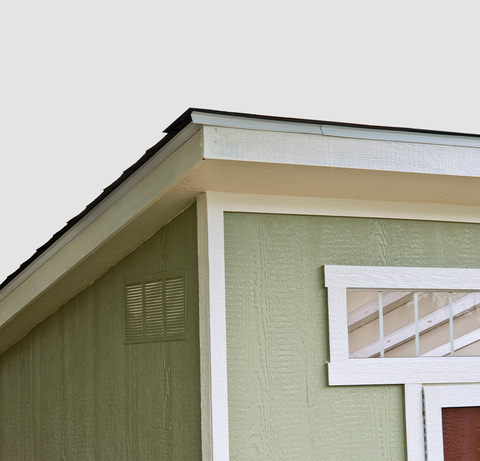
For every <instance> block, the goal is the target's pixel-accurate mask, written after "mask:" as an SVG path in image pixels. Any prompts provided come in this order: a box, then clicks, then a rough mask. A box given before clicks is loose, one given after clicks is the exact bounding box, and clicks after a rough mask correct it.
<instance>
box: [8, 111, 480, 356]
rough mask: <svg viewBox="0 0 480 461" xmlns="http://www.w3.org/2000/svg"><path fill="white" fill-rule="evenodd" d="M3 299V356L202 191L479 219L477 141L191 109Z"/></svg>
mask: <svg viewBox="0 0 480 461" xmlns="http://www.w3.org/2000/svg"><path fill="white" fill-rule="evenodd" d="M167 132H168V134H167V136H166V138H165V140H164V141H161V142H160V143H159V144H157V145H156V146H154V148H152V149H151V150H149V151H147V154H148V155H147V154H146V155H147V156H146V157H145V158H143V160H142V161H141V162H140V163H139V164H138V165H136V166H135V168H133V169H132V170H130V171H128V174H126V175H125V177H124V178H121V180H120V181H119V182H118V184H115V187H114V188H112V189H111V190H109V192H108V193H107V194H106V195H105V196H103V197H101V198H100V199H99V200H98V201H97V202H96V203H94V204H93V205H92V206H90V207H89V208H87V210H88V212H87V213H85V214H84V215H82V216H81V217H80V218H79V219H78V220H76V221H75V222H74V224H73V225H71V226H68V228H66V229H65V230H64V231H63V232H61V235H59V236H58V238H56V239H55V240H54V241H53V242H51V244H49V245H48V246H47V248H45V249H44V250H43V251H42V252H41V254H39V255H37V256H36V257H35V258H33V259H32V260H31V261H29V262H28V264H27V265H26V266H25V267H23V268H22V270H21V271H20V272H18V273H16V274H14V275H15V276H14V277H12V278H11V279H10V280H8V279H7V281H8V283H6V284H4V285H3V286H2V289H1V291H0V352H1V351H3V350H5V349H7V348H8V347H10V346H11V345H12V344H13V343H15V342H16V341H18V339H20V338H21V337H22V336H24V335H25V334H27V333H28V332H29V331H30V330H31V329H32V328H33V327H34V326H35V325H37V324H38V323H39V322H41V321H42V320H43V319H45V318H46V317H48V316H49V315H51V314H52V313H53V312H55V311H56V310H57V309H58V308H59V307H60V306H62V305H63V304H65V303H66V302H67V301H68V300H69V299H71V298H72V297H73V296H75V295H76V294H77V293H79V292H80V291H82V290H83V289H84V288H85V287H87V286H88V285H89V284H91V283H92V282H93V281H94V280H96V279H97V278H98V277H100V276H101V275H102V274H103V273H105V272H106V271H107V270H108V269H109V268H110V267H112V266H113V265H115V264H116V263H117V262H119V261H120V260H121V259H123V258H124V257H125V256H126V255H127V254H128V253H130V252H131V251H133V250H134V249H135V248H137V247H138V246H139V245H140V244H141V243H143V242H144V241H145V240H146V239H147V238H149V237H150V236H151V235H153V234H154V233H155V232H156V231H158V230H159V229H160V228H161V227H162V226H164V225H165V224H167V223H168V222H169V221H171V220H172V219H173V218H174V217H175V216H177V215H178V214H179V213H180V212H181V211H182V210H184V209H185V208H186V207H188V206H189V205H190V204H192V203H193V202H194V201H195V200H196V198H197V197H198V195H199V194H201V193H202V192H205V191H221V192H235V193H245V194H265V195H281V196H302V197H327V198H338V199H353V200H378V201H392V202H393V201H395V202H427V203H437V204H438V203H445V204H450V205H455V206H458V207H469V208H475V209H476V208H477V207H479V211H480V194H478V190H479V187H480V137H478V136H475V135H463V134H453V133H441V132H426V131H421V130H409V129H396V128H381V127H368V126H361V125H351V124H350V125H349V124H335V123H332V122H319V121H312V120H294V119H281V118H275V117H263V116H250V115H245V114H226V113H222V112H214V111H205V110H195V109H191V110H189V111H187V112H186V113H185V114H184V115H183V116H182V117H180V118H179V119H178V120H177V121H176V122H175V123H174V124H172V125H171V126H170V127H169V128H168V129H167Z"/></svg>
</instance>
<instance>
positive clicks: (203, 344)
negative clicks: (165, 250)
mask: <svg viewBox="0 0 480 461" xmlns="http://www.w3.org/2000/svg"><path fill="white" fill-rule="evenodd" d="M197 223H198V266H199V271H198V274H199V312H200V315H199V333H200V400H201V410H202V412H201V413H202V416H201V425H202V430H201V433H202V459H205V460H212V461H223V460H228V459H229V440H228V396H227V386H228V381H227V332H226V317H225V316H226V312H225V311H226V310H225V260H224V258H223V254H224V237H223V211H222V210H221V209H219V208H218V207H216V206H215V204H214V203H210V202H209V201H208V199H207V196H206V194H202V195H201V196H200V197H198V200H197Z"/></svg>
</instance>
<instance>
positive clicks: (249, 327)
mask: <svg viewBox="0 0 480 461" xmlns="http://www.w3.org/2000/svg"><path fill="white" fill-rule="evenodd" d="M225 245H226V301H227V356H228V357H227V358H228V395H229V420H230V426H229V430H230V454H231V460H242V461H246V460H272V459H275V460H288V461H291V460H324V461H336V460H338V461H343V460H347V459H355V460H389V459H391V460H402V459H405V458H406V450H405V443H406V442H405V419H404V396H403V388H402V387H401V386H352V387H328V386H327V366H326V362H327V361H328V359H329V351H328V328H327V304H326V290H325V288H324V285H323V277H322V270H321V268H322V266H323V265H325V264H352V265H390V266H426V267H428V266H438V267H442V266H443V267H480V253H479V251H478V248H479V246H480V226H479V225H476V224H461V223H437V222H422V221H401V220H393V219H392V220H382V219H363V218H334V217H316V216H286V215H262V214H244V213H227V214H226V215H225Z"/></svg>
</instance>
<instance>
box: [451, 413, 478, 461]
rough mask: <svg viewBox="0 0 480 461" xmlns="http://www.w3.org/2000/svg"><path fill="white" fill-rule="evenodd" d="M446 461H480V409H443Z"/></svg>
mask: <svg viewBox="0 0 480 461" xmlns="http://www.w3.org/2000/svg"><path fill="white" fill-rule="evenodd" d="M442 428H443V453H444V458H445V461H475V460H480V407H456V408H442Z"/></svg>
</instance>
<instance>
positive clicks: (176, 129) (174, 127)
mask: <svg viewBox="0 0 480 461" xmlns="http://www.w3.org/2000/svg"><path fill="white" fill-rule="evenodd" d="M193 112H199V113H205V114H212V115H220V116H226V117H242V118H248V119H257V120H268V121H277V122H289V123H303V124H311V125H328V126H341V127H348V128H360V129H370V130H371V129H374V130H388V131H401V132H409V133H424V134H434V135H447V136H468V137H474V138H480V134H472V133H460V132H452V131H436V130H426V129H418V128H403V127H391V126H380V125H363V124H357V123H345V122H332V121H326V120H312V119H302V118H292V117H277V116H270V115H259V114H246V113H243V112H228V111H221V110H211V109H201V108H189V109H187V110H186V111H185V112H184V113H183V114H182V115H180V117H178V118H177V119H176V120H175V121H174V122H173V123H171V124H170V125H169V126H168V127H167V128H166V129H165V130H164V131H163V132H164V133H166V135H165V136H164V137H163V138H162V139H161V140H160V141H159V142H158V143H156V144H155V145H154V146H152V147H151V148H150V149H148V150H147V151H146V152H145V154H144V155H142V157H140V159H139V160H137V161H136V162H135V163H134V164H133V165H132V166H130V167H129V168H127V169H126V170H125V171H124V172H123V173H122V175H121V176H120V177H119V178H118V179H117V180H115V181H114V182H113V183H112V184H110V185H109V186H108V187H107V188H105V189H104V190H103V192H102V193H101V194H100V195H99V196H98V197H97V198H95V199H94V200H93V201H92V202H91V203H89V204H88V205H87V206H86V207H85V209H84V210H83V211H82V212H81V213H79V214H78V215H77V216H75V217H73V218H72V219H70V220H69V221H68V222H67V224H66V225H65V226H64V227H63V228H62V229H60V230H59V231H58V232H57V233H55V234H54V235H53V236H52V237H51V238H50V240H48V242H46V243H45V244H44V245H42V246H41V247H40V248H38V249H37V250H36V251H35V253H34V254H33V255H32V256H31V257H30V258H29V259H27V260H26V261H25V262H24V263H22V264H21V265H20V267H19V268H18V269H17V270H16V271H15V272H13V273H12V274H10V275H9V276H8V277H7V278H6V279H5V280H4V281H3V282H2V283H1V284H0V291H1V290H2V289H3V288H4V287H6V286H7V285H8V284H9V283H10V282H11V281H12V280H13V279H15V278H16V277H17V276H18V275H19V274H20V273H21V272H23V271H24V270H25V269H26V268H27V267H28V266H29V265H30V264H31V263H32V262H33V261H35V260H36V259H37V258H38V257H39V256H40V255H41V254H42V253H44V252H45V251H46V250H47V249H48V248H49V247H51V246H52V245H53V244H54V243H55V242H56V241H57V240H59V239H60V238H61V237H62V236H63V235H64V234H65V233H66V232H68V231H69V230H70V229H71V228H72V227H73V226H75V224H77V223H78V222H79V221H80V220H81V219H82V218H84V217H85V216H86V215H87V214H88V213H90V212H91V211H92V210H93V209H94V208H95V207H96V206H97V205H98V204H99V203H100V202H102V201H103V200H104V199H105V198H106V197H108V196H109V195H110V194H111V193H112V192H113V191H114V190H115V189H117V188H118V187H119V186H120V185H121V184H122V183H123V182H125V181H126V180H127V179H128V178H129V177H130V176H131V175H132V174H133V173H135V172H136V171H137V170H138V169H139V168H140V167H141V166H142V165H144V164H145V163H146V162H147V161H148V160H150V158H152V157H153V156H154V155H155V154H156V153H157V152H158V151H159V150H160V149H161V148H162V147H163V146H165V145H166V144H167V143H168V142H169V141H171V140H172V139H173V138H174V137H175V136H176V135H177V134H178V133H180V131H182V130H183V128H185V127H186V126H187V125H188V124H189V123H190V122H191V121H192V113H193Z"/></svg>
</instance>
